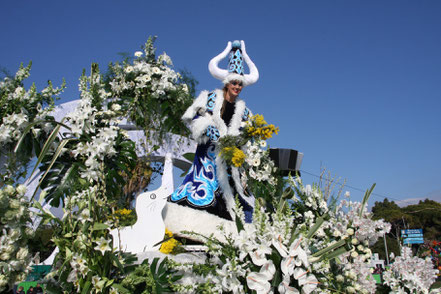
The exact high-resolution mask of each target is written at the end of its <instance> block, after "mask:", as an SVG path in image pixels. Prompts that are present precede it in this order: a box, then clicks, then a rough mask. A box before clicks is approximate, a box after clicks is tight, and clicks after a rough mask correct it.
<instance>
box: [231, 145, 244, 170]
mask: <svg viewBox="0 0 441 294" xmlns="http://www.w3.org/2000/svg"><path fill="white" fill-rule="evenodd" d="M231 161H232V162H233V164H234V166H235V167H240V166H242V164H243V163H244V161H245V153H243V151H242V150H240V149H238V148H235V149H234V153H233V158H232V159H231Z"/></svg>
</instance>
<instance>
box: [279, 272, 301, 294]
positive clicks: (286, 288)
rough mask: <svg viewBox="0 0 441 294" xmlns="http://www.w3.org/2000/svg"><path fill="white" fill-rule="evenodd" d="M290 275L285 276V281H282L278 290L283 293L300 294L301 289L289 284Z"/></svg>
mask: <svg viewBox="0 0 441 294" xmlns="http://www.w3.org/2000/svg"><path fill="white" fill-rule="evenodd" d="M289 282H290V277H289V276H285V275H284V276H283V281H282V282H281V283H280V285H279V287H278V290H279V293H281V294H299V293H300V292H299V290H297V289H296V288H294V287H291V286H290V285H289Z"/></svg>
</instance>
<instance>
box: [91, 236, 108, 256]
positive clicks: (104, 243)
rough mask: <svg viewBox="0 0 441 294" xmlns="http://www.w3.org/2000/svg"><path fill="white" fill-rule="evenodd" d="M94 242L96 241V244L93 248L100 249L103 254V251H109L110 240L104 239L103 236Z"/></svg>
mask: <svg viewBox="0 0 441 294" xmlns="http://www.w3.org/2000/svg"><path fill="white" fill-rule="evenodd" d="M95 242H96V243H98V245H97V246H95V248H94V249H95V250H99V251H101V253H102V254H103V255H104V253H105V252H106V251H111V250H112V248H111V247H110V245H109V243H110V240H106V239H104V238H103V237H101V238H100V239H99V240H98V241H95Z"/></svg>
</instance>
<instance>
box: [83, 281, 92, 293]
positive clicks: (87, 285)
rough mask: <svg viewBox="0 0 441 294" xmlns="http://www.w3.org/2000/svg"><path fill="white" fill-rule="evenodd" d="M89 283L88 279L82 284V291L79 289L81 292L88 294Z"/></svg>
mask: <svg viewBox="0 0 441 294" xmlns="http://www.w3.org/2000/svg"><path fill="white" fill-rule="evenodd" d="M90 285H91V282H90V281H87V282H86V283H85V284H84V288H83V291H81V294H88V293H89V288H90Z"/></svg>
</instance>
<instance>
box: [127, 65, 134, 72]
mask: <svg viewBox="0 0 441 294" xmlns="http://www.w3.org/2000/svg"><path fill="white" fill-rule="evenodd" d="M132 71H133V66H128V67H126V69H125V72H126V73H131V72H132Z"/></svg>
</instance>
